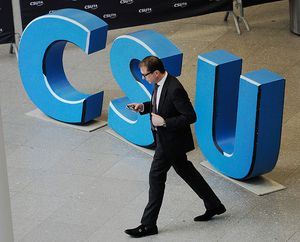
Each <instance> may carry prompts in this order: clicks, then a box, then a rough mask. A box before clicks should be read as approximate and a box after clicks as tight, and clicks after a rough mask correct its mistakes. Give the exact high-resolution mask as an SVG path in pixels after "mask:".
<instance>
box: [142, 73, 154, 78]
mask: <svg viewBox="0 0 300 242" xmlns="http://www.w3.org/2000/svg"><path fill="white" fill-rule="evenodd" d="M151 73H153V71H150V72H148V73H146V74H143V73H142V77H143V78H145V77H146V76H148V75H150V74H151Z"/></svg>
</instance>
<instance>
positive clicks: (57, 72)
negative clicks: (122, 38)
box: [19, 9, 107, 123]
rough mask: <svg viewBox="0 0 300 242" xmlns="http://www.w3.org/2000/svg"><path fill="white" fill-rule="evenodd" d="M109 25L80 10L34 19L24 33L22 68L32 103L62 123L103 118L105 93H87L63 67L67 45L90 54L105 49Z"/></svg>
mask: <svg viewBox="0 0 300 242" xmlns="http://www.w3.org/2000/svg"><path fill="white" fill-rule="evenodd" d="M106 37H107V24H106V23H105V22H104V21H102V20H101V19H100V18H98V17H96V16H94V15H92V14H90V13H88V12H85V11H81V10H76V9H63V10H58V11H55V12H54V13H51V14H47V15H44V16H42V17H39V18H36V19H35V20H33V21H32V22H31V23H30V24H29V25H28V26H27V28H26V29H25V30H24V32H23V35H22V39H21V42H20V48H19V69H20V74H21V79H22V82H23V85H24V88H25V90H26V92H27V94H28V95H29V97H30V99H31V100H32V102H33V103H34V104H35V105H36V106H37V107H38V108H39V109H40V110H41V111H42V112H44V113H45V114H46V115H48V116H50V117H52V118H54V119H57V120H59V121H62V122H68V123H86V122H88V121H90V120H92V119H94V118H96V117H98V116H100V115H101V111H102V102H103V91H101V92H99V93H96V94H91V95H90V94H84V93H80V92H79V91H77V90H76V89H75V88H74V87H72V85H71V84H70V83H69V81H68V79H67V77H66V75H65V73H64V68H63V52H64V48H65V46H66V44H67V42H71V43H73V44H75V45H77V46H78V47H79V48H81V49H82V50H83V51H84V52H85V53H86V54H91V53H94V52H96V51H99V50H101V49H104V48H105V45H106Z"/></svg>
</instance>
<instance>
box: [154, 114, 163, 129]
mask: <svg viewBox="0 0 300 242" xmlns="http://www.w3.org/2000/svg"><path fill="white" fill-rule="evenodd" d="M151 116H152V118H151V120H152V124H153V126H155V127H158V126H164V125H165V124H166V121H165V120H164V119H163V118H162V117H161V116H159V115H157V114H155V113H151Z"/></svg>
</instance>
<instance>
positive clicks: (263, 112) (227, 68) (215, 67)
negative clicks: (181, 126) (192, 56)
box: [195, 50, 285, 180]
mask: <svg viewBox="0 0 300 242" xmlns="http://www.w3.org/2000/svg"><path fill="white" fill-rule="evenodd" d="M241 68H242V60H241V59H240V58H239V57H237V56H234V55H232V54H230V53H228V52H226V51H222V50H220V51H214V52H209V53H206V54H203V55H200V56H199V59H198V74H197V75H198V76H197V87H196V112H197V115H198V121H197V123H196V125H195V129H196V137H197V140H198V143H199V145H200V148H201V150H202V152H203V154H204V156H205V157H206V159H207V160H208V161H209V162H210V163H211V164H212V165H213V166H214V167H215V168H217V169H218V170H219V171H220V172H222V173H223V174H225V175H226V176H229V177H232V178H235V179H240V180H243V179H247V178H251V177H254V176H257V175H261V174H264V173H267V172H269V171H271V170H272V169H273V168H274V166H275V165H276V162H277V158H278V153H279V147H280V137H281V126H282V113H283V101H284V86H285V80H284V79H283V78H282V77H281V76H279V75H277V74H275V73H273V72H270V71H268V70H264V69H262V70H258V71H253V72H250V73H247V74H244V75H242V76H240V74H241Z"/></svg>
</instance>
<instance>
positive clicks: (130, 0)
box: [120, 0, 134, 4]
mask: <svg viewBox="0 0 300 242" xmlns="http://www.w3.org/2000/svg"><path fill="white" fill-rule="evenodd" d="M133 2H134V1H133V0H120V4H132V3H133Z"/></svg>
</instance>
